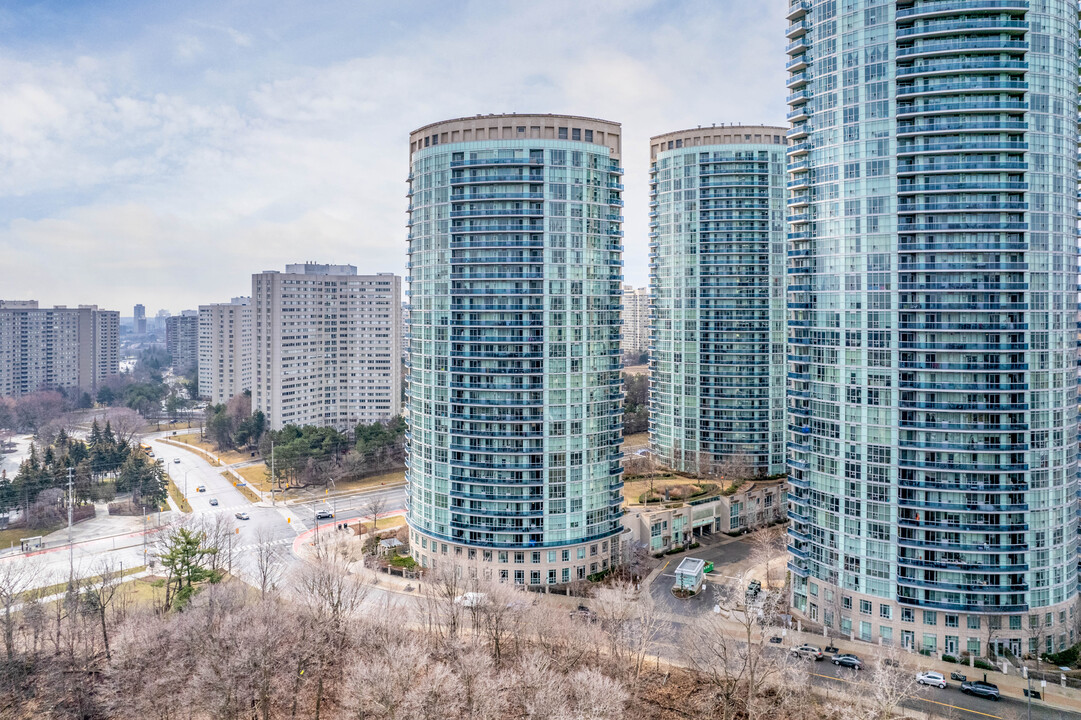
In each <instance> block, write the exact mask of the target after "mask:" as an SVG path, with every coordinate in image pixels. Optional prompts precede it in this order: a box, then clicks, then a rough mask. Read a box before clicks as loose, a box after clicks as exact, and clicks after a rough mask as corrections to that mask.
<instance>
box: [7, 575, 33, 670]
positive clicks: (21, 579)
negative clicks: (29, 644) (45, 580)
mask: <svg viewBox="0 0 1081 720" xmlns="http://www.w3.org/2000/svg"><path fill="white" fill-rule="evenodd" d="M36 576H37V570H36V568H35V566H34V565H33V564H32V563H29V562H24V561H22V559H21V558H9V559H7V560H5V561H2V562H0V605H2V606H3V608H4V620H3V623H4V652H5V653H7V659H8V662H11V661H12V660H14V657H15V625H16V622H17V618H16V616H15V611H16V607H17V606H18V605H19V604H20V602H21V601H22V597H21V596H22V594H23V593H25V592H26V591H27V590H29V589H30V588H31V587H32V586H33V583H34V578H35V577H36Z"/></svg>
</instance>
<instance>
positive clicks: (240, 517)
mask: <svg viewBox="0 0 1081 720" xmlns="http://www.w3.org/2000/svg"><path fill="white" fill-rule="evenodd" d="M236 519H237V520H251V517H250V516H249V515H248V513H246V512H238V513H237V514H236Z"/></svg>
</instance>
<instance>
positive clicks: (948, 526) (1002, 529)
mask: <svg viewBox="0 0 1081 720" xmlns="http://www.w3.org/2000/svg"><path fill="white" fill-rule="evenodd" d="M897 525H898V526H900V527H905V528H912V529H916V530H935V531H939V532H941V531H956V532H979V533H986V534H992V535H1003V534H1009V533H1023V532H1028V523H1015V524H1012V525H991V524H990V523H955V522H946V521H945V520H933V521H931V520H916V519H915V518H906V517H899V518H897ZM950 547H954V546H952V545H951V546H950Z"/></svg>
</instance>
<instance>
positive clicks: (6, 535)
mask: <svg viewBox="0 0 1081 720" xmlns="http://www.w3.org/2000/svg"><path fill="white" fill-rule="evenodd" d="M67 526H68V522H67V520H62V521H60V522H58V523H54V524H52V525H49V526H48V527H43V528H40V529H37V530H28V529H26V528H12V529H10V530H0V548H8V547H14V545H15V543H17V542H19V541H20V540H22V539H23V538H28V537H35V536H37V535H48V534H49V533H51V532H56V531H57V530H59V529H60V528H64V527H67Z"/></svg>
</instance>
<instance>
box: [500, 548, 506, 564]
mask: <svg viewBox="0 0 1081 720" xmlns="http://www.w3.org/2000/svg"><path fill="white" fill-rule="evenodd" d="M499 562H501V563H505V562H507V551H506V550H500V551H499Z"/></svg>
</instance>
